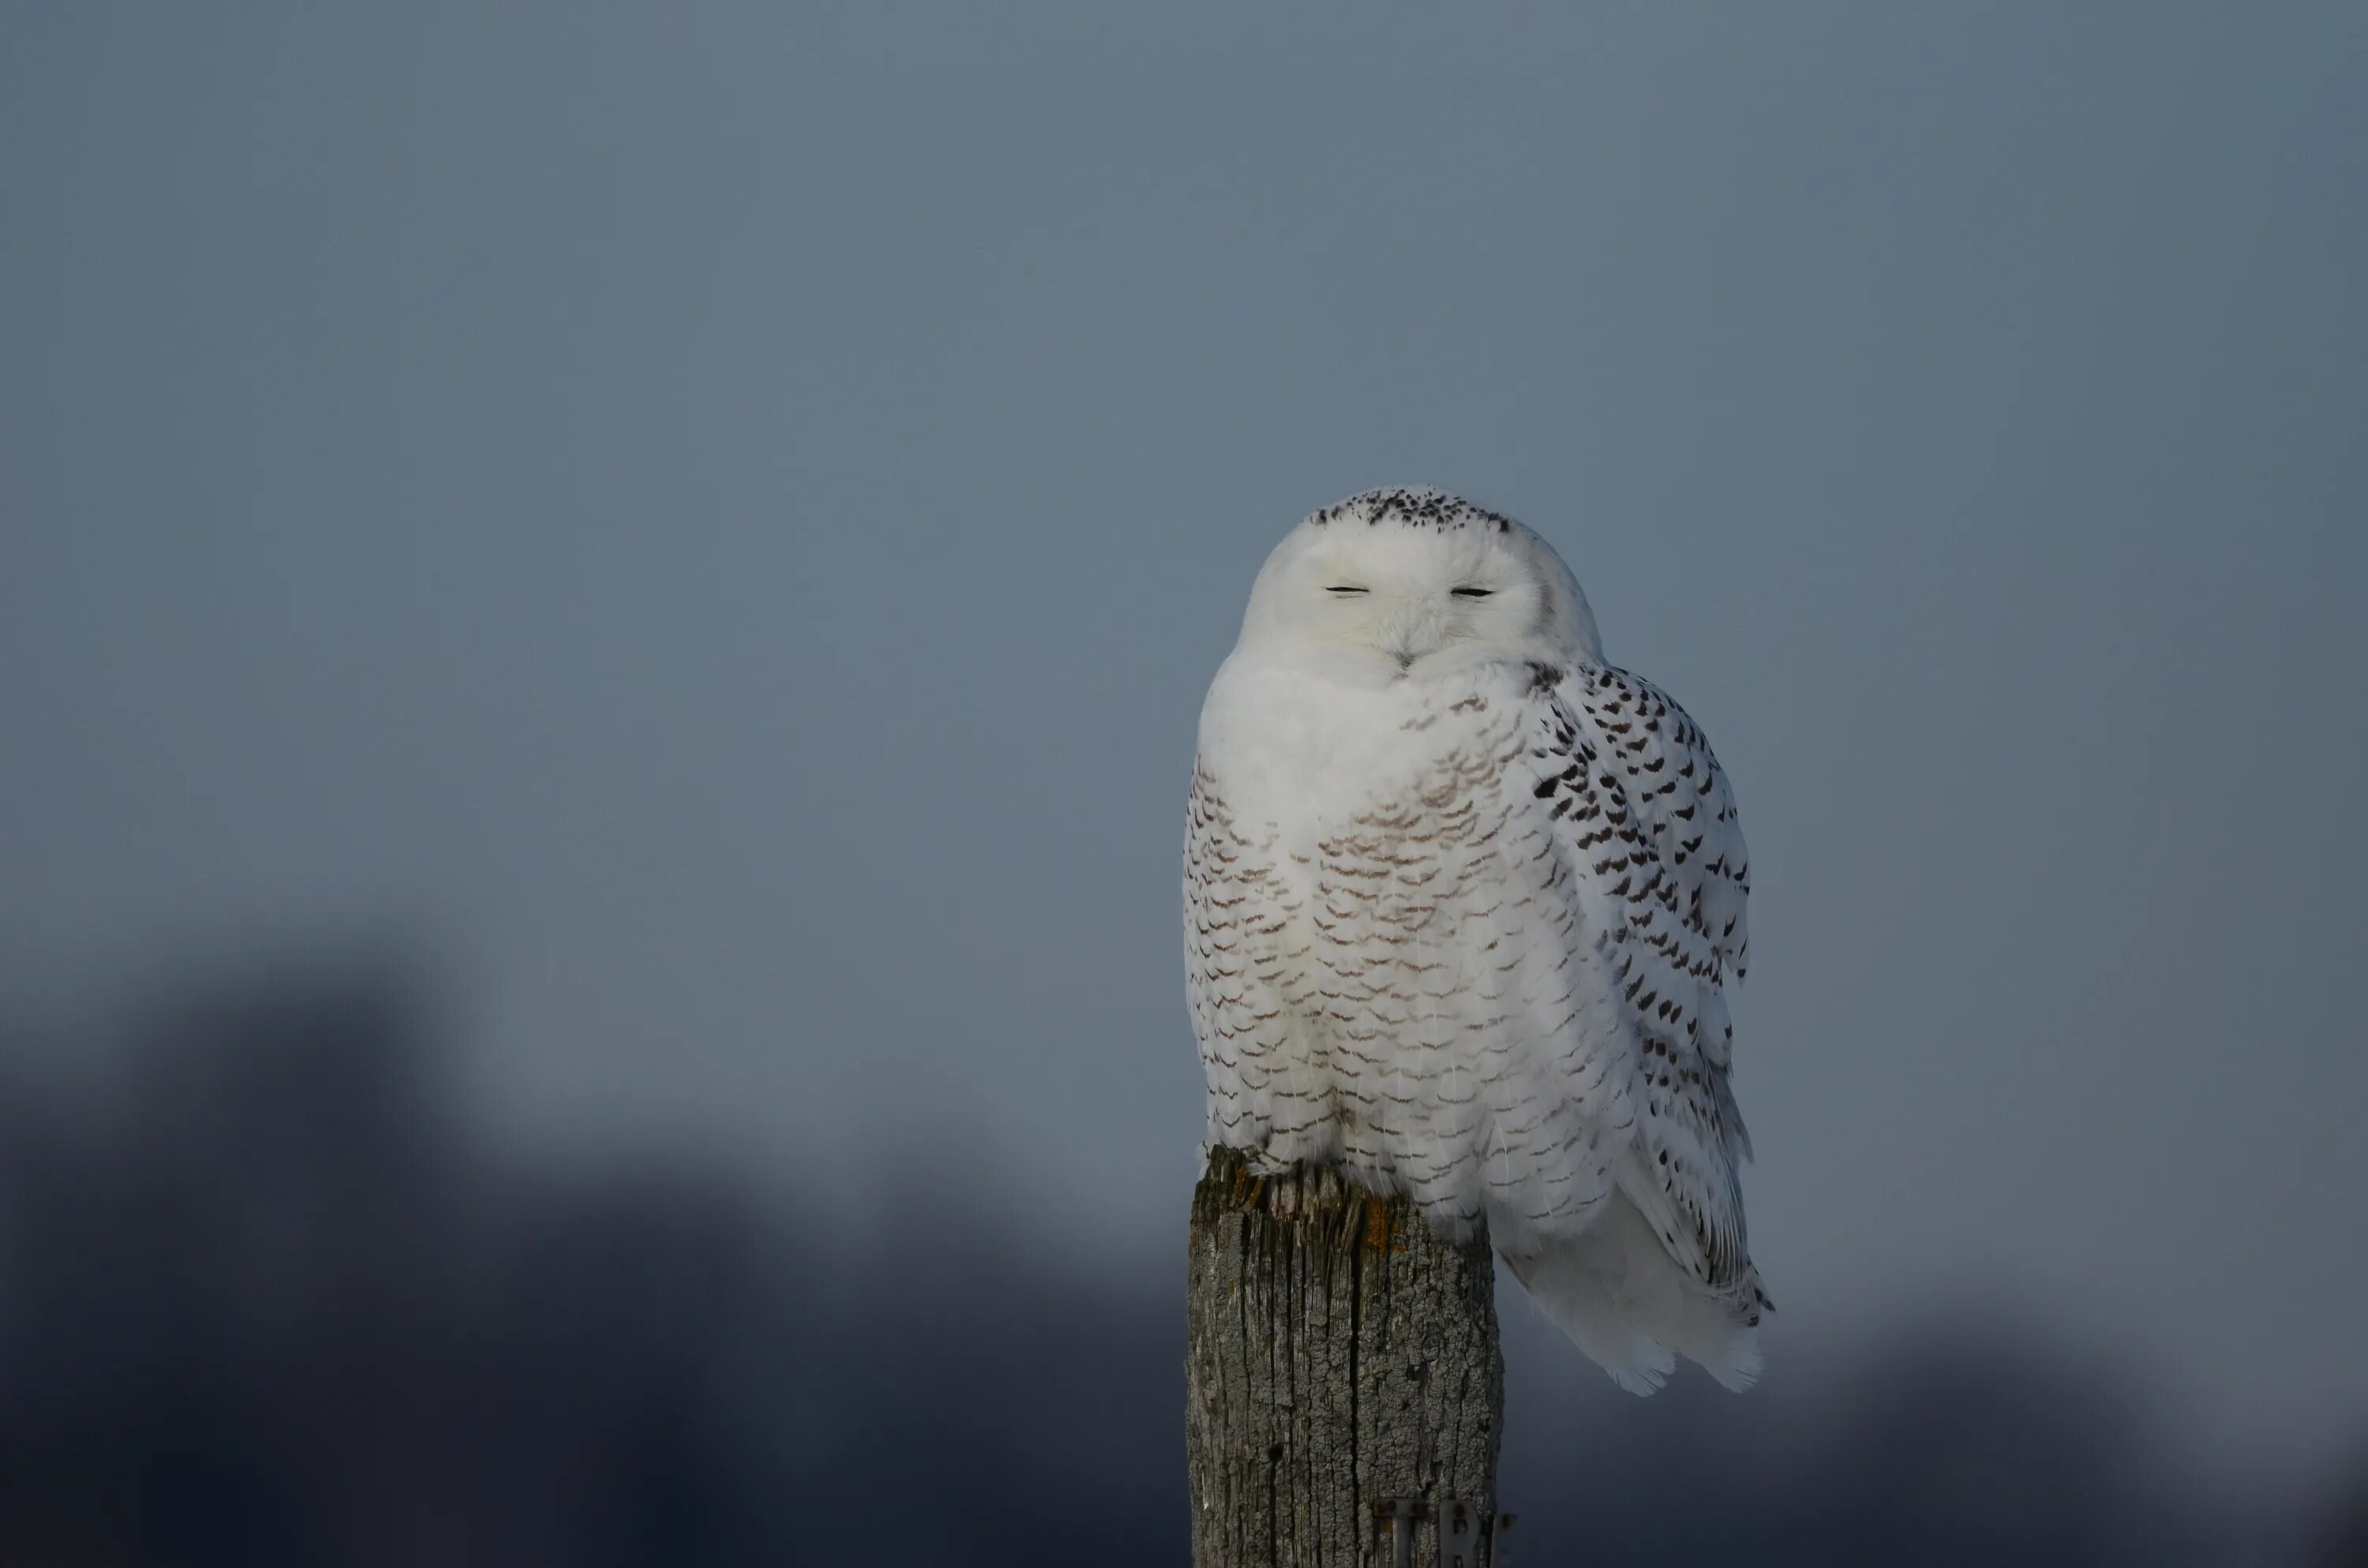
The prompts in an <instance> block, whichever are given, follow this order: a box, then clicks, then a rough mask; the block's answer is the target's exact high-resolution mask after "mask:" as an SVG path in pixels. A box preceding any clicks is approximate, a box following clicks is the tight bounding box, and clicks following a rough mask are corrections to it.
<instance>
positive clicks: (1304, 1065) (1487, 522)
mask: <svg viewBox="0 0 2368 1568" xmlns="http://www.w3.org/2000/svg"><path fill="white" fill-rule="evenodd" d="M1184 859H1185V874H1184V905H1185V910H1184V924H1185V968H1186V988H1187V993H1188V996H1189V999H1190V1005H1191V1013H1192V1023H1193V1029H1194V1032H1195V1033H1196V1034H1197V1035H1198V1037H1199V1039H1200V1044H1201V1064H1202V1066H1203V1068H1204V1070H1205V1072H1206V1074H1207V1078H1208V1113H1209V1122H1208V1138H1209V1141H1210V1142H1212V1143H1220V1144H1224V1145H1227V1146H1230V1147H1234V1148H1238V1149H1244V1150H1248V1151H1251V1152H1253V1153H1256V1154H1258V1156H1260V1157H1261V1158H1263V1159H1265V1160H1268V1161H1271V1162H1273V1163H1276V1164H1286V1163H1289V1162H1291V1161H1294V1160H1317V1161H1327V1162H1337V1163H1338V1164H1340V1165H1343V1166H1345V1167H1346V1168H1348V1169H1349V1171H1350V1172H1351V1173H1353V1174H1354V1175H1356V1176H1358V1177H1359V1178H1360V1179H1361V1180H1363V1181H1364V1182H1365V1183H1366V1184H1368V1185H1369V1186H1372V1187H1375V1188H1377V1189H1380V1190H1384V1191H1403V1192H1405V1193H1406V1194H1407V1195H1408V1196H1409V1197H1410V1198H1411V1199H1413V1200H1414V1201H1415V1203H1416V1204H1417V1206H1418V1207H1419V1208H1420V1209H1421V1210H1423V1211H1424V1213H1425V1214H1426V1215H1428V1216H1429V1219H1430V1221H1432V1223H1433V1224H1435V1225H1437V1226H1439V1227H1440V1228H1441V1229H1442V1230H1445V1231H1447V1232H1449V1233H1464V1232H1468V1230H1469V1229H1470V1227H1471V1225H1472V1223H1473V1222H1474V1221H1475V1220H1477V1219H1479V1218H1481V1217H1483V1216H1485V1217H1486V1221H1487V1223H1488V1229H1489V1234H1490V1236H1491V1238H1492V1240H1493V1242H1494V1244H1495V1245H1496V1247H1497V1251H1498V1252H1499V1253H1500V1254H1502V1255H1503V1256H1504V1257H1505V1259H1506V1261H1507V1263H1508V1266H1509V1267H1511V1268H1512V1270H1513V1272H1514V1274H1515V1275H1516V1277H1518V1278H1520V1280H1521V1282H1522V1284H1523V1285H1524V1286H1525V1287H1526V1288H1527V1290H1529V1292H1530V1295H1531V1298H1532V1300H1534V1301H1536V1302H1537V1303H1538V1304H1539V1306H1540V1307H1541V1308H1543V1310H1544V1311H1545V1312H1546V1313H1547V1315H1548V1316H1550V1317H1552V1318H1553V1319H1554V1321H1555V1322H1556V1323H1557V1324H1561V1325H1562V1327H1563V1328H1564V1329H1565V1331H1566V1332H1568V1333H1569V1335H1571V1337H1572V1338H1573V1339H1574V1340H1576V1341H1577V1344H1578V1346H1579V1348H1580V1349H1582V1350H1584V1351H1585V1352H1586V1353H1587V1354H1588V1355H1589V1356H1590V1357H1592V1358H1595V1359H1596V1360H1597V1361H1599V1362H1600V1363H1601V1364H1602V1365H1603V1366H1604V1367H1605V1369H1607V1370H1609V1371H1610V1372H1611V1375H1612V1377H1613V1378H1614V1379H1615V1380H1617V1381H1619V1382H1620V1383H1621V1384H1622V1386H1623V1387H1626V1388H1630V1389H1633V1390H1634V1391H1636V1392H1650V1391H1651V1390H1652V1389H1654V1388H1657V1387H1658V1386H1659V1385H1660V1383H1661V1381H1663V1379H1664V1378H1666V1377H1667V1376H1668V1372H1669V1370H1670V1369H1671V1368H1672V1366H1673V1365H1674V1360H1673V1353H1674V1354H1676V1355H1683V1356H1686V1357H1688V1358H1691V1359H1693V1360H1696V1361H1699V1362H1701V1363H1702V1365H1703V1366H1704V1367H1706V1368H1707V1369H1709V1370H1710V1371H1711V1372H1712V1374H1713V1376H1715V1377H1717V1378H1718V1379H1719V1380H1720V1381H1722V1382H1725V1383H1726V1384H1728V1386H1730V1387H1736V1388H1740V1387H1745V1386H1748V1384H1749V1382H1750V1381H1752V1379H1753V1378H1755V1377H1756V1376H1757V1375H1758V1372H1759V1348H1758V1346H1757V1343H1756V1338H1757V1336H1756V1334H1755V1328H1756V1325H1757V1324H1758V1323H1759V1317H1760V1313H1761V1312H1763V1311H1764V1310H1766V1308H1767V1305H1768V1302H1767V1298H1766V1296H1765V1295H1764V1294H1763V1293H1762V1292H1761V1290H1760V1288H1759V1276H1758V1274H1757V1272H1756V1271H1755V1270H1754V1269H1753V1267H1752V1266H1751V1261H1750V1256H1749V1254H1748V1247H1747V1244H1746V1240H1745V1231H1744V1220H1743V1199H1742V1193H1741V1188H1740V1187H1739V1185H1738V1179H1737V1175H1738V1169H1739V1167H1740V1166H1741V1165H1742V1164H1743V1162H1744V1161H1745V1160H1747V1159H1748V1157H1749V1153H1750V1142H1749V1140H1748V1136H1747V1134H1746V1133H1745V1131H1744V1127H1743V1120H1742V1118H1741V1116H1740V1114H1739V1113H1738V1112H1737V1110H1736V1103H1735V1097H1734V1096H1733V1094H1732V1093H1731V1092H1730V1090H1729V1088H1728V1074H1729V1070H1730V1059H1729V1054H1728V1051H1729V1045H1730V1041H1731V1037H1732V1030H1731V1028H1730V1026H1729V1023H1728V1018H1727V1009H1726V1002H1725V986H1726V984H1727V983H1728V981H1729V979H1730V978H1731V977H1740V975H1741V974H1742V972H1743V966H1744V960H1745V956H1746V951H1747V943H1748V933H1747V928H1746V926H1745V919H1744V902H1745V897H1746V894H1747V892H1748V867H1747V861H1746V858H1745V851H1744V845H1743V835H1742V832H1741V829H1740V827H1739V825H1738V824H1737V822H1736V814H1735V802H1734V797H1733V795H1732V793H1731V792H1730V790H1729V789H1728V787H1727V783H1726V778H1725V775H1724V774H1723V773H1722V772H1721V771H1720V770H1719V767H1718V763H1717V760H1716V759H1715V758H1714V757H1713V756H1712V755H1711V750H1710V746H1709V744H1708V743H1707V742H1706V741H1705V740H1704V739H1703V737H1702V732H1701V731H1700V730H1699V729H1698V728H1697V727H1696V726H1695V725H1694V723H1693V722H1692V721H1691V719H1690V718H1688V717H1687V716H1686V714H1685V712H1684V710H1681V709H1679V707H1678V705H1677V704H1676V703H1674V702H1672V701H1670V700H1669V699H1668V698H1667V697H1665V696H1663V695H1662V694H1661V693H1660V692H1659V691H1657V690H1656V689H1655V688H1654V687H1652V686H1650V685H1648V684H1647V683H1645V681H1642V680H1640V679H1638V678H1637V677H1635V676H1631V675H1628V674H1626V673H1625V672H1623V671H1621V670H1617V669H1614V668H1612V667H1611V666H1610V665H1607V664H1605V663H1604V661H1603V653H1602V648H1601V645H1600V641H1599V640H1598V637H1597V634H1596V629H1595V621H1594V617H1593V615H1592V614H1591V613H1590V612H1589V610H1588V605H1587V600H1586V597H1585V596H1584V595H1583V594H1582V593H1581V591H1580V589H1579V586H1578V584H1577V580H1576V579H1575V578H1574V577H1573V576H1572V575H1571V573H1570V571H1569V569H1568V568H1567V567H1566V566H1565V565H1564V564H1563V562H1562V561H1561V560H1560V558H1559V557H1557V556H1556V555H1555V554H1554V551H1553V550H1552V548H1551V547H1549V546H1548V545H1547V544H1546V542H1545V541H1544V540H1542V539H1540V538H1539V537H1538V536H1537V535H1535V534H1533V533H1531V531H1530V530H1529V529H1528V528H1523V527H1522V526H1521V525H1520V524H1519V523H1516V522H1514V521H1512V520H1511V519H1509V518H1507V517H1498V516H1497V515H1496V514H1494V513H1492V512H1487V511H1485V510H1483V509H1481V508H1479V507H1477V506H1472V505H1471V504H1469V503H1468V502H1463V501H1461V500H1458V499H1456V498H1455V497H1453V496H1451V495H1447V494H1442V493H1440V492H1439V491H1435V490H1391V491H1373V492H1369V493H1367V494H1362V495H1358V496H1355V497H1352V498H1350V499H1349V500H1348V501H1344V502H1342V503H1340V504H1339V505H1338V506H1330V507H1326V509H1325V510H1323V511H1321V512H1318V513H1316V514H1315V515H1314V516H1313V517H1309V518H1308V519H1306V521H1304V522H1303V523H1302V524H1300V526H1299V527H1298V528H1296V529H1294V530H1293V531H1292V533H1291V534H1290V535H1289V536H1287V537H1286V538H1285V539H1284V540H1283V541H1282V542H1281V544H1280V545H1279V546H1277V547H1276V549H1275V551H1274V553H1273V554H1272V555H1271V556H1269V558H1268V560H1267V563H1266V566H1265V568H1264V570H1262V571H1261V572H1260V573H1259V574H1258V582H1257V585H1255V586H1254V587H1253V589H1252V590H1251V594H1250V603H1249V608H1248V610H1247V613H1246V614H1245V616H1244V618H1243V623H1242V633H1241V639H1240V641H1239V642H1237V643H1236V644H1235V649H1234V652H1233V653H1232V655H1231V656H1230V657H1228V658H1227V659H1226V661H1225V663H1224V667H1223V668H1221V669H1220V670H1219V671H1218V673H1217V676H1216V679H1215V681H1214V682H1213V684H1212V686H1211V687H1210V688H1209V696H1208V700H1207V703H1206V704H1205V706H1204V707H1203V708H1202V710H1201V735H1200V755H1199V757H1198V760H1197V761H1196V763H1195V766H1194V769H1193V778H1192V790H1191V800H1190V809H1189V821H1188V826H1187V834H1186V840H1185V851H1184Z"/></svg>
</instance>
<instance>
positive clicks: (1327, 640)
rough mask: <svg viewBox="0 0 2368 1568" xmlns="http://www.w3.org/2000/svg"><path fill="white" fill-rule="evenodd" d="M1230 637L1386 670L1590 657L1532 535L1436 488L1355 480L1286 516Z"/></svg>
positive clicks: (1571, 586) (1581, 613)
mask: <svg viewBox="0 0 2368 1568" xmlns="http://www.w3.org/2000/svg"><path fill="white" fill-rule="evenodd" d="M1242 642H1243V645H1244V646H1245V647H1248V646H1252V645H1264V646H1266V647H1267V648H1269V651H1271V652H1274V653H1284V654H1289V653H1298V654H1300V655H1302V656H1304V657H1310V658H1315V659H1317V660H1318V661H1320V662H1323V663H1326V664H1329V665H1347V666H1349V667H1360V668H1362V669H1364V670H1365V671H1367V672H1368V673H1377V674H1379V675H1381V676H1386V677H1394V678H1403V677H1406V676H1423V675H1426V674H1429V673H1433V672H1435V671H1444V670H1445V669H1446V668H1448V667H1450V666H1453V665H1463V664H1464V663H1467V662H1471V661H1472V660H1474V659H1498V658H1502V659H1515V658H1544V659H1549V660H1554V661H1563V660H1567V659H1570V658H1572V657H1585V658H1590V659H1597V658H1600V652H1599V651H1598V650H1597V648H1596V645H1595V625H1594V619H1593V618H1592V617H1591V616H1590V615H1589V614H1588V609H1587V600H1586V598H1585V597H1584V596H1583V595H1582V594H1581V593H1580V592H1579V588H1578V584H1577V581H1576V580H1575V579H1574V578H1573V577H1572V576H1571V574H1570V570H1569V568H1567V567H1566V566H1565V565H1564V564H1563V563H1562V562H1561V560H1560V559H1559V558H1558V557H1556V556H1555V555H1554V551H1553V550H1552V549H1551V548H1550V547H1549V546H1548V545H1547V544H1546V542H1545V541H1544V540H1542V539H1540V538H1538V536H1537V535H1535V534H1533V533H1531V531H1530V530H1529V529H1528V528H1523V527H1522V526H1521V525H1520V524H1519V523H1516V522H1514V521H1512V520H1511V519H1510V518H1508V517H1498V516H1497V515H1496V514H1494V513H1490V512H1486V511H1483V510H1481V509H1480V508H1479V507H1476V506H1472V505H1471V504H1470V503H1468V502H1463V501H1459V500H1457V499H1456V498H1454V497H1453V496H1450V495H1446V494H1443V493H1441V492H1438V491H1374V492H1369V493H1368V494H1364V495H1360V496H1355V497H1352V498H1351V499H1349V500H1348V501H1344V502H1342V503H1340V504H1339V505H1338V506H1329V507H1326V508H1325V509H1324V510H1323V511H1321V512H1318V513H1316V514H1315V516H1314V517H1310V518H1308V519H1307V520H1306V521H1305V522H1304V523H1302V524H1300V526H1299V527H1298V528H1295V529H1293V530H1292V532H1291V533H1290V535H1288V536H1287V537H1286V538H1285V539H1284V540H1283V541H1282V543H1281V544H1280V545H1279V546H1277V547H1276V549H1275V551H1274V553H1273V554H1272V555H1271V556H1269V558H1268V560H1267V564H1266V569H1265V570H1264V571H1262V572H1261V573H1259V574H1258V585H1257V586H1256V587H1255V588H1254V589H1252V590H1251V593H1250V607H1249V613H1248V614H1247V617H1246V618H1245V619H1244V621H1243V626H1242Z"/></svg>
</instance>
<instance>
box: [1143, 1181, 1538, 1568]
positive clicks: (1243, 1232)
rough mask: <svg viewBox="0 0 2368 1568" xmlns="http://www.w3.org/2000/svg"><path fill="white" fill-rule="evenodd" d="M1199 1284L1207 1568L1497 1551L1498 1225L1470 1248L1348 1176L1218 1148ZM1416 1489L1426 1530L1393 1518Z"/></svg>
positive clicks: (1288, 1566) (1197, 1447) (1190, 1366)
mask: <svg viewBox="0 0 2368 1568" xmlns="http://www.w3.org/2000/svg"><path fill="white" fill-rule="evenodd" d="M1189 1291H1190V1295H1189V1301H1188V1306H1187V1313H1186V1316H1187V1333H1188V1337H1189V1348H1188V1350H1187V1351H1186V1381H1187V1390H1188V1392H1187V1405H1186V1411H1185V1423H1184V1443H1185V1455H1186V1463H1187V1465H1188V1467H1189V1470H1190V1484H1191V1498H1192V1562H1193V1568H1319V1565H1320V1568H1364V1565H1366V1564H1373V1565H1375V1568H1397V1565H1399V1564H1413V1565H1433V1564H1440V1565H1443V1564H1448V1563H1452V1562H1455V1561H1456V1559H1457V1558H1458V1557H1459V1556H1460V1557H1461V1558H1462V1559H1463V1564H1464V1568H1482V1565H1483V1564H1486V1562H1488V1561H1489V1556H1488V1551H1489V1543H1488V1540H1487V1539H1486V1538H1487V1536H1488V1535H1489V1533H1490V1527H1491V1525H1492V1524H1493V1521H1494V1518H1495V1515H1496V1506H1497V1433H1498V1430H1499V1428H1500V1427H1501V1426H1502V1425H1503V1416H1504V1408H1505V1362H1504V1357H1503V1355H1502V1353H1501V1352H1500V1351H1499V1349H1498V1347H1497V1308H1496V1293H1495V1264H1494V1261H1493V1259H1492V1258H1491V1256H1490V1254H1489V1250H1488V1237H1487V1234H1486V1231H1482V1232H1481V1233H1478V1234H1475V1235H1474V1236H1473V1237H1472V1238H1471V1239H1470V1240H1468V1241H1466V1242H1465V1243H1464V1244H1462V1245H1460V1246H1458V1245H1455V1244H1451V1243H1448V1242H1445V1241H1442V1240H1440V1238H1439V1237H1438V1236H1437V1235H1435V1234H1433V1233H1432V1232H1431V1229H1430V1227H1429V1224H1428V1223H1427V1222H1426V1221H1424V1220H1423V1218H1422V1217H1421V1216H1420V1215H1419V1214H1417V1213H1416V1212H1415V1211H1414V1210H1413V1209H1412V1208H1410V1207H1409V1206H1408V1205H1407V1203H1406V1200H1405V1199H1402V1198H1401V1199H1380V1198H1376V1197H1373V1196H1372V1195H1371V1194H1368V1193H1365V1192H1361V1191H1360V1190H1358V1189H1357V1188H1356V1187H1352V1186H1350V1185H1349V1183H1348V1182H1347V1181H1346V1180H1344V1179H1343V1178H1342V1177H1341V1176H1340V1174H1339V1173H1338V1172H1337V1171H1333V1170H1327V1169H1319V1168H1314V1167H1310V1166H1305V1165H1294V1166H1292V1168H1291V1170H1290V1171H1289V1172H1287V1173H1285V1174H1283V1175H1281V1176H1263V1177H1262V1176H1255V1175H1253V1174H1252V1173H1251V1171H1250V1169H1249V1167H1248V1165H1247V1162H1246V1161H1245V1160H1244V1159H1243V1157H1242V1155H1241V1154H1240V1153H1237V1152H1236V1151H1234V1150H1230V1149H1218V1150H1213V1151H1212V1152H1211V1153H1210V1155H1209V1165H1208V1169H1207V1170H1206V1171H1205V1172H1204V1173H1203V1174H1202V1176H1201V1183H1200V1186H1199V1187H1197V1188H1195V1189H1194V1191H1193V1194H1192V1242H1191V1271H1190V1287H1189ZM1406 1504H1412V1505H1414V1506H1417V1507H1418V1508H1419V1509H1420V1511H1421V1515H1422V1517H1421V1518H1420V1520H1419V1521H1417V1522H1416V1523H1415V1524H1414V1525H1413V1528H1411V1529H1409V1528H1408V1525H1407V1523H1406V1521H1404V1520H1403V1519H1402V1520H1401V1521H1400V1522H1399V1523H1398V1524H1397V1525H1396V1526H1395V1532H1393V1531H1392V1530H1390V1529H1385V1528H1382V1526H1381V1524H1380V1522H1379V1521H1380V1520H1381V1518H1383V1517H1386V1515H1387V1514H1388V1513H1389V1512H1390V1511H1391V1510H1392V1508H1393V1506H1394V1505H1398V1506H1399V1509H1400V1511H1401V1512H1405V1511H1406V1510H1405V1507H1404V1506H1405V1505H1406ZM1456 1504H1461V1505H1463V1507H1462V1509H1461V1514H1462V1519H1461V1521H1460V1525H1459V1521H1457V1520H1456V1519H1455V1518H1454V1517H1453V1513H1454V1509H1453V1506H1454V1505H1456ZM1442 1525H1445V1526H1446V1527H1447V1530H1448V1540H1447V1542H1446V1544H1445V1546H1444V1547H1442V1543H1441V1537H1440V1528H1441V1526H1442ZM1458 1528H1462V1529H1463V1536H1462V1538H1461V1540H1460V1542H1459V1540H1458V1538H1457V1535H1456V1531H1457V1529H1458ZM1393 1533H1395V1535H1396V1538H1397V1540H1396V1541H1394V1540H1393ZM1397 1541H1410V1542H1411V1543H1412V1544H1413V1546H1414V1550H1413V1551H1410V1552H1409V1551H1408V1550H1407V1547H1406V1545H1401V1544H1397Z"/></svg>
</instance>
